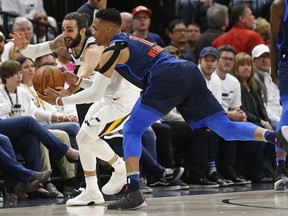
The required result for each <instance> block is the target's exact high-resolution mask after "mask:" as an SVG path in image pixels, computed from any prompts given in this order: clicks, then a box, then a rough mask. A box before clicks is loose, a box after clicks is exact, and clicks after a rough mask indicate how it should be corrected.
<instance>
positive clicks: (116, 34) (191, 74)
mask: <svg viewBox="0 0 288 216" xmlns="http://www.w3.org/2000/svg"><path fill="white" fill-rule="evenodd" d="M120 27H121V16H120V13H119V11H117V10H115V9H104V10H101V11H99V13H97V15H96V19H95V22H94V24H93V28H94V34H95V37H96V39H97V43H98V45H104V46H107V48H106V49H105V50H104V52H103V53H102V56H101V59H100V67H101V68H100V70H99V73H96V74H95V77H94V81H93V86H95V93H94V96H95V95H97V97H102V96H103V94H104V93H105V90H106V88H107V86H108V85H109V83H110V77H111V76H112V75H113V73H114V69H116V70H117V71H118V72H119V73H120V74H121V75H122V76H123V77H125V78H126V79H127V80H129V81H130V82H131V83H133V84H134V85H136V86H138V87H140V88H142V89H143V91H142V94H141V96H140V98H139V99H138V101H137V102H136V104H135V105H134V108H133V110H132V112H131V116H130V118H129V119H128V121H127V122H126V123H125V125H124V129H123V131H124V141H123V142H124V144H123V148H124V157H125V164H126V170H127V183H128V184H127V191H126V195H125V197H123V198H121V199H120V200H117V201H115V202H112V203H110V204H108V209H123V210H129V209H130V210H131V209H138V208H141V207H144V206H146V205H147V202H146V199H145V197H144V196H143V194H142V192H141V191H140V189H139V157H140V154H141V135H142V133H143V132H144V131H145V129H146V128H147V127H149V126H150V125H152V124H153V123H154V122H155V121H157V120H159V119H161V118H162V117H163V116H164V115H166V114H167V113H168V112H169V111H170V110H171V109H172V108H174V107H177V109H178V111H179V112H180V113H181V115H182V116H183V118H184V119H185V121H186V122H187V124H188V125H189V126H190V127H191V128H193V129H197V128H205V127H207V128H210V129H212V130H213V131H215V132H216V133H217V134H219V135H220V136H221V137H223V138H224V139H226V140H257V141H266V142H267V141H268V142H273V143H275V144H277V145H278V146H279V147H281V148H284V149H285V150H288V142H287V140H288V127H286V126H284V127H282V128H281V130H279V132H277V133H275V132H272V131H268V130H267V129H263V128H260V127H258V126H256V125H254V124H252V123H248V122H232V121H230V120H229V119H228V117H227V116H226V114H225V112H224V110H223V109H222V106H221V105H220V104H219V103H218V102H217V100H216V99H215V98H214V96H213V95H212V93H211V92H210V91H209V90H208V89H207V86H206V84H205V81H204V79H203V76H202V74H201V72H200V71H199V69H198V67H197V65H195V64H194V63H192V62H190V61H185V60H178V59H176V58H175V57H174V56H172V55H171V54H169V53H168V52H167V51H165V50H164V49H163V48H161V47H159V46H158V45H156V44H154V43H151V42H148V41H146V40H143V39H141V38H138V37H135V36H132V35H129V34H126V33H121V32H120ZM81 80H82V82H86V80H85V79H80V78H79V82H80V81H81ZM57 100H58V102H59V103H60V104H61V103H62V102H61V98H58V99H57ZM276 137H277V140H278V141H277V143H276V141H275V140H276Z"/></svg>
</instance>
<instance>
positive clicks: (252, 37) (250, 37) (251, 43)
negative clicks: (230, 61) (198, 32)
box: [212, 3, 264, 55]
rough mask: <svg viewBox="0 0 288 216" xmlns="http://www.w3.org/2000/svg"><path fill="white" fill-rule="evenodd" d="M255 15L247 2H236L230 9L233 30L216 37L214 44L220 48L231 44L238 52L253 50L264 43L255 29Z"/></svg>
mask: <svg viewBox="0 0 288 216" xmlns="http://www.w3.org/2000/svg"><path fill="white" fill-rule="evenodd" d="M254 23H255V21H254V16H253V14H252V11H251V9H250V8H249V7H248V5H247V4H244V3H239V4H235V5H234V6H233V7H232V9H231V11H230V24H231V26H232V28H231V30H230V31H228V32H226V33H225V34H223V35H221V36H220V37H218V38H216V39H215V40H214V41H213V43H212V46H213V47H216V48H219V47H220V46H223V45H230V46H232V47H233V48H235V49H236V52H237V53H240V52H245V53H247V54H249V55H251V52H252V50H253V48H254V47H255V46H257V45H258V44H264V40H263V39H262V38H261V36H260V35H259V34H258V33H257V32H255V31H253V27H254Z"/></svg>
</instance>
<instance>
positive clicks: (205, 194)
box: [0, 184, 288, 216]
mask: <svg viewBox="0 0 288 216" xmlns="http://www.w3.org/2000/svg"><path fill="white" fill-rule="evenodd" d="M146 197H147V200H148V206H147V207H145V208H142V209H139V210H137V211H108V210H107V209H106V205H107V203H108V202H107V203H105V204H104V205H101V206H79V207H66V206H65V204H64V202H65V200H63V199H53V200H29V201H17V202H16V201H15V203H13V204H11V206H10V207H9V204H8V203H5V202H4V203H3V205H2V208H0V215H1V216H2V215H3V216H10V215H11V216H38V215H43V216H46V215H47V216H64V215H65V216H68V215H69V216H82V215H83V216H86V215H87V216H90V215H93V216H114V215H125V216H126V215H127V216H130V215H135V216H136V215H137V216H146V215H149V216H150V215H151V216H184V215H185V216H186V215H187V216H190V215H191V216H192V215H193V216H211V215H213V216H214V215H224V216H226V215H228V216H234V215H235V216H236V215H237V216H239V215H241V216H242V215H243V216H245V215H249V216H256V215H257V216H274V215H275V216H287V215H288V191H287V190H286V191H274V190H273V189H272V185H271V184H257V185H252V186H250V187H240V186H238V187H230V188H225V189H224V188H220V189H205V190H201V189H198V190H195V189H190V190H189V191H186V192H183V191H170V192H168V191H162V190H157V189H156V190H154V191H153V194H150V195H148V196H146ZM0 205H1V203H0ZM4 205H6V207H3V206H4Z"/></svg>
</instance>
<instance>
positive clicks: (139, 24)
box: [132, 5, 165, 47]
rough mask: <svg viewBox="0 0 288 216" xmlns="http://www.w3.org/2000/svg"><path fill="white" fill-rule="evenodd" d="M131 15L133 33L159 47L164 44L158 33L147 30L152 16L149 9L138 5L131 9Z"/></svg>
mask: <svg viewBox="0 0 288 216" xmlns="http://www.w3.org/2000/svg"><path fill="white" fill-rule="evenodd" d="M132 15H133V33H132V34H133V35H136V36H137V37H140V38H143V39H145V40H148V41H150V42H154V43H157V44H158V45H159V46H161V47H164V46H165V44H164V42H163V40H162V39H161V38H160V36H159V35H157V34H155V33H153V32H150V31H149V27H150V24H151V16H152V11H151V10H150V9H148V8H147V7H144V6H141V5H140V6H137V7H135V8H134V9H133V11H132Z"/></svg>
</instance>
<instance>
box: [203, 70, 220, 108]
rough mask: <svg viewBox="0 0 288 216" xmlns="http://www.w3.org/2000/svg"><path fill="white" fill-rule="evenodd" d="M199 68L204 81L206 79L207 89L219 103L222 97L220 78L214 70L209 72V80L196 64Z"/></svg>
mask: <svg viewBox="0 0 288 216" xmlns="http://www.w3.org/2000/svg"><path fill="white" fill-rule="evenodd" d="M198 68H199V70H200V71H201V73H202V75H203V77H204V79H205V81H206V85H207V87H208V89H209V90H210V91H211V92H212V94H213V95H214V97H215V98H216V99H217V101H218V102H219V103H220V104H221V101H222V98H221V95H222V89H221V82H220V78H219V77H218V76H217V75H216V74H215V72H213V73H212V74H211V78H210V80H208V79H206V78H205V76H204V74H203V72H202V70H201V67H200V65H198Z"/></svg>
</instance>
